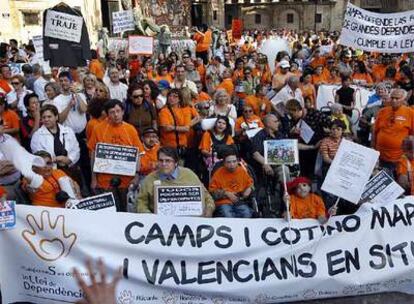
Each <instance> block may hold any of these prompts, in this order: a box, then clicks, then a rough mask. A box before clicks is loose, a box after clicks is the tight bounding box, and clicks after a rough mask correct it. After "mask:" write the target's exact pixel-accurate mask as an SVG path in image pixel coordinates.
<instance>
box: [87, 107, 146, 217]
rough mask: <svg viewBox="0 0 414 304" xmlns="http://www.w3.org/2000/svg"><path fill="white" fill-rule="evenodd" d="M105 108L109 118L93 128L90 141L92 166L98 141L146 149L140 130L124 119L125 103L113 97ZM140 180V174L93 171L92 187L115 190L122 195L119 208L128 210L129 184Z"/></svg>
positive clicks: (101, 190) (99, 189)
mask: <svg viewBox="0 0 414 304" xmlns="http://www.w3.org/2000/svg"><path fill="white" fill-rule="evenodd" d="M104 108H105V112H106V114H107V117H108V118H107V119H106V120H104V121H103V122H101V123H99V124H98V125H97V126H96V127H95V128H94V129H93V131H92V135H91V138H90V139H89V142H88V149H89V152H90V156H91V164H92V168H93V164H94V161H95V149H96V145H97V144H98V143H106V144H113V145H121V146H128V147H135V148H137V149H138V153H141V152H143V151H144V146H143V145H142V142H141V140H140V139H139V137H138V132H137V130H136V129H135V127H134V126H133V125H131V124H128V123H126V122H124V121H123V116H124V105H123V103H122V102H121V101H119V100H116V99H111V100H109V101H107V102H106V103H105V106H104ZM139 163H140V162H139V159H138V161H137V168H136V172H139ZM115 179H119V181H120V184H119V186H118V190H119V194H118V193H117V191H115V190H114V188H115V187H114V186H112V185H113V184H115V181H116V180H115ZM138 182H139V175H138V174H136V175H135V177H133V176H123V175H122V176H120V175H114V174H104V173H95V172H92V184H91V188H92V189H95V190H96V192H109V191H113V192H114V193H115V197H116V196H120V197H119V198H118V200H119V201H118V205H117V210H120V211H126V193H127V190H128V186H129V185H134V186H137V185H138Z"/></svg>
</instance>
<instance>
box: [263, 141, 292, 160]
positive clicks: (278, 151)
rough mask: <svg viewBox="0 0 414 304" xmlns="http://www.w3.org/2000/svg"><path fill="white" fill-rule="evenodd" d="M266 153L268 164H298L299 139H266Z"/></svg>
mask: <svg viewBox="0 0 414 304" xmlns="http://www.w3.org/2000/svg"><path fill="white" fill-rule="evenodd" d="M264 154H265V155H264V157H265V164H267V165H293V164H298V163H299V152H298V141H297V140H296V139H279V140H265V142H264Z"/></svg>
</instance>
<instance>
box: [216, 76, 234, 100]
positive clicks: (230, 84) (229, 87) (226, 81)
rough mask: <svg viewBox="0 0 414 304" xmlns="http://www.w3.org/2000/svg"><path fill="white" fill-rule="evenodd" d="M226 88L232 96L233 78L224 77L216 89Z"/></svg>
mask: <svg viewBox="0 0 414 304" xmlns="http://www.w3.org/2000/svg"><path fill="white" fill-rule="evenodd" d="M218 89H224V90H226V92H227V93H228V94H229V95H230V96H231V95H233V92H234V84H233V80H232V79H231V78H226V79H223V81H222V82H221V83H220V84H219V85H218V86H217V87H216V90H218Z"/></svg>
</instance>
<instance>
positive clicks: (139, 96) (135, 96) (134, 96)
mask: <svg viewBox="0 0 414 304" xmlns="http://www.w3.org/2000/svg"><path fill="white" fill-rule="evenodd" d="M141 97H144V95H132V98H141Z"/></svg>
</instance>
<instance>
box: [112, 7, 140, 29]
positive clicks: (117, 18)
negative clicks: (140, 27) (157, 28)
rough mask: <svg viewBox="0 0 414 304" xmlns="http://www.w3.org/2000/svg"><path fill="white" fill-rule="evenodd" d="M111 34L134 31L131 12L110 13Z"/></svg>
mask: <svg viewBox="0 0 414 304" xmlns="http://www.w3.org/2000/svg"><path fill="white" fill-rule="evenodd" d="M112 26H113V28H112V32H113V33H114V34H117V33H122V32H125V31H133V30H134V29H135V23H134V15H133V14H132V10H126V11H119V12H112Z"/></svg>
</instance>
